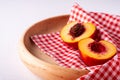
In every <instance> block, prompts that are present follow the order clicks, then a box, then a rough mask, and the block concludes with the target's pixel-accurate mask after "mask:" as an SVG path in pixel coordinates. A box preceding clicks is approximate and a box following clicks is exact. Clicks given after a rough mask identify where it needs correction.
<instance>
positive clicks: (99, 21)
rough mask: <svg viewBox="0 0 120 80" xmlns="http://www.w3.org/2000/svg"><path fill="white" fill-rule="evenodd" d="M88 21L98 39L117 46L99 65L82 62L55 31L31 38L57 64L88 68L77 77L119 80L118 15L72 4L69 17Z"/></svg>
mask: <svg viewBox="0 0 120 80" xmlns="http://www.w3.org/2000/svg"><path fill="white" fill-rule="evenodd" d="M70 21H78V22H81V23H82V22H88V21H89V22H92V23H94V24H95V25H96V27H97V29H98V30H100V35H101V39H104V40H107V41H110V42H112V43H114V44H115V46H116V47H117V50H118V52H117V54H116V55H115V56H114V57H113V58H112V59H111V60H109V61H108V62H106V63H105V64H103V65H97V66H91V67H88V66H86V65H85V64H84V63H83V62H82V60H81V59H80V57H79V56H80V55H79V51H78V50H76V49H74V48H73V47H71V46H68V45H67V44H65V43H64V42H63V41H62V40H61V38H60V36H59V32H56V33H51V34H43V35H34V36H32V37H31V38H32V40H33V41H34V42H35V44H36V45H37V46H38V47H39V48H40V50H41V51H43V52H44V53H46V54H48V55H49V56H51V57H52V58H53V59H55V60H56V62H58V64H59V65H60V66H65V67H69V68H87V69H89V70H90V72H89V73H88V74H87V75H84V76H82V77H80V78H78V79H77V80H120V16H118V15H109V14H106V13H97V12H86V11H85V10H83V9H82V8H81V7H80V6H79V5H78V4H75V5H73V7H72V9H71V13H70V18H69V21H68V22H70Z"/></svg>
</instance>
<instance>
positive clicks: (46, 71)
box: [19, 15, 89, 80]
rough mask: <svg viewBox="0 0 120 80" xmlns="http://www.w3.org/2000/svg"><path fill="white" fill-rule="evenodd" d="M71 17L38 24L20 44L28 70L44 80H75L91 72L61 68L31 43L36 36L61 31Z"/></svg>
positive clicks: (26, 33) (57, 18)
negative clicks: (32, 37)
mask: <svg viewBox="0 0 120 80" xmlns="http://www.w3.org/2000/svg"><path fill="white" fill-rule="evenodd" d="M68 18H69V15H61V16H56V17H52V18H48V19H45V20H43V21H40V22H37V23H36V24H34V25H33V26H31V27H30V28H29V29H27V30H26V31H25V33H24V35H23V36H22V38H21V40H20V44H19V55H20V58H21V60H22V61H23V63H24V64H25V65H26V66H27V68H28V69H29V70H30V71H32V72H33V73H34V74H36V75H37V76H39V77H41V78H43V79H44V80H75V79H77V78H79V77H80V76H83V75H85V74H87V73H88V72H89V71H88V70H84V69H77V70H76V69H71V68H65V67H61V66H59V65H58V64H57V63H56V62H55V61H54V60H53V59H52V58H51V57H49V56H48V55H46V54H44V53H43V52H41V51H40V49H39V48H38V47H37V46H36V45H35V44H34V43H33V42H32V41H31V39H30V37H31V36H32V35H35V34H47V33H51V32H56V31H60V30H61V28H62V27H63V26H64V25H65V24H66V23H67V21H68Z"/></svg>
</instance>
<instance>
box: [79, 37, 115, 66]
mask: <svg viewBox="0 0 120 80" xmlns="http://www.w3.org/2000/svg"><path fill="white" fill-rule="evenodd" d="M78 48H79V51H80V55H81V58H82V60H83V61H84V63H85V64H86V65H88V66H94V65H100V64H103V63H105V62H107V61H108V60H110V59H111V58H112V57H113V56H114V55H115V54H116V52H117V49H116V47H115V46H114V45H113V44H112V43H110V42H107V41H104V40H100V41H99V42H96V41H94V40H93V39H92V38H85V39H82V40H80V41H79V42H78Z"/></svg>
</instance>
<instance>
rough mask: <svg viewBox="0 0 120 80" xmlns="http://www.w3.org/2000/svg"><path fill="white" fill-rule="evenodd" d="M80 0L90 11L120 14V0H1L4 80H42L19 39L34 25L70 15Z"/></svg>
mask: <svg viewBox="0 0 120 80" xmlns="http://www.w3.org/2000/svg"><path fill="white" fill-rule="evenodd" d="M75 2H78V3H79V4H80V6H81V7H83V8H84V9H86V10H88V11H97V12H106V13H110V14H117V15H119V14H120V0H99V1H98V0H0V80H41V79H40V78H38V77H36V76H35V75H34V74H32V73H31V72H30V71H29V70H28V69H27V68H26V66H25V65H24V64H23V63H22V62H21V60H20V58H19V55H18V50H17V46H18V41H19V39H20V37H21V36H22V34H23V32H24V31H25V30H26V29H27V28H28V27H29V26H31V25H32V24H34V23H36V22H38V21H40V20H43V19H46V18H48V17H52V16H57V15H62V14H69V13H70V9H71V7H72V5H73V4H74V3H75Z"/></svg>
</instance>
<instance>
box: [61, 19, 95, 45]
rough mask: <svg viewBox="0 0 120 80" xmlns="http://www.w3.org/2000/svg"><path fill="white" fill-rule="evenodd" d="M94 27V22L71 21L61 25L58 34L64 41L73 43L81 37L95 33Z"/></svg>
mask: <svg viewBox="0 0 120 80" xmlns="http://www.w3.org/2000/svg"><path fill="white" fill-rule="evenodd" d="M95 30H96V27H95V25H94V24H92V23H89V22H86V23H78V22H76V21H74V22H71V23H69V24H67V25H65V26H64V27H63V29H62V30H61V32H60V36H61V38H62V40H63V41H64V42H67V43H75V42H78V41H79V40H81V39H83V38H88V37H91V36H92V35H93V34H94V33H95Z"/></svg>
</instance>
